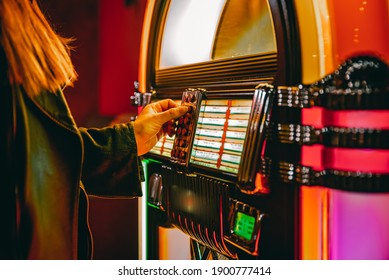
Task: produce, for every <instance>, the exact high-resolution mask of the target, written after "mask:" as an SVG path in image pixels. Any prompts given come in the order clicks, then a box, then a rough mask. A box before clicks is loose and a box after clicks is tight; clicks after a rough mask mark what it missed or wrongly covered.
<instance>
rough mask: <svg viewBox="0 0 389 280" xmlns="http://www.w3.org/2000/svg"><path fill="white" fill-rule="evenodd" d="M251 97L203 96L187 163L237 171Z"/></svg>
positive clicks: (231, 171) (230, 171) (232, 171)
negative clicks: (224, 97) (238, 98)
mask: <svg viewBox="0 0 389 280" xmlns="http://www.w3.org/2000/svg"><path fill="white" fill-rule="evenodd" d="M250 112H251V100H225V99H223V100H204V101H203V102H202V104H201V108H200V115H199V118H198V123H197V127H196V132H195V136H194V141H193V147H192V153H191V158H190V163H192V164H196V165H201V166H205V167H209V168H214V169H219V170H223V171H226V172H228V173H233V174H237V173H238V171H239V164H240V161H241V154H242V151H243V144H244V140H245V138H246V128H247V126H248V119H249V116H250Z"/></svg>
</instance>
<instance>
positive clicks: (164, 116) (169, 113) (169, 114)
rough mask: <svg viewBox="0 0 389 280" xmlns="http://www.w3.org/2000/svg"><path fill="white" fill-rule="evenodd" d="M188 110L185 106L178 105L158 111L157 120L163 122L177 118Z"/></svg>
mask: <svg viewBox="0 0 389 280" xmlns="http://www.w3.org/2000/svg"><path fill="white" fill-rule="evenodd" d="M187 111H188V107H187V106H179V107H176V108H171V109H169V110H166V111H164V112H161V113H158V118H159V122H160V123H161V124H164V123H166V122H168V121H170V120H174V119H177V118H179V117H181V116H182V115H184V114H185V113H186V112H187Z"/></svg>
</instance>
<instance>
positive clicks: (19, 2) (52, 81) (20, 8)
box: [0, 0, 77, 96]
mask: <svg viewBox="0 0 389 280" xmlns="http://www.w3.org/2000/svg"><path fill="white" fill-rule="evenodd" d="M0 17H1V18H0V25H1V26H0V44H1V46H0V47H1V48H3V50H4V53H5V56H6V59H7V63H8V73H0V75H8V79H9V81H10V83H11V84H13V85H20V86H22V87H23V88H24V89H25V91H26V92H27V93H28V94H29V95H31V96H33V95H37V94H39V93H40V92H41V91H45V90H47V91H49V92H56V91H57V90H59V89H60V88H63V87H64V86H71V85H73V82H74V81H75V80H76V79H77V73H76V71H75V69H74V66H73V64H72V61H71V59H70V51H71V47H70V43H71V41H72V39H68V38H64V37H61V36H60V35H58V34H57V33H56V32H55V31H54V30H53V29H52V27H51V26H50V24H49V23H48V21H47V20H46V18H45V16H44V15H43V13H42V11H41V10H40V8H39V6H38V4H37V2H36V0H0Z"/></svg>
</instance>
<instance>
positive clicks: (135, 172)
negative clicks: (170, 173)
mask: <svg viewBox="0 0 389 280" xmlns="http://www.w3.org/2000/svg"><path fill="white" fill-rule="evenodd" d="M79 130H80V133H81V136H82V139H83V142H84V160H83V169H82V182H83V185H84V187H85V189H86V191H87V193H88V194H91V195H98V196H110V197H115V196H131V197H137V196H141V195H142V191H141V185H140V184H141V181H144V176H143V168H142V164H141V160H140V158H139V157H138V156H137V146H136V141H135V134H134V128H133V123H132V122H131V123H125V124H124V123H123V124H116V125H114V126H112V127H106V128H101V129H98V128H89V129H87V128H80V129H79Z"/></svg>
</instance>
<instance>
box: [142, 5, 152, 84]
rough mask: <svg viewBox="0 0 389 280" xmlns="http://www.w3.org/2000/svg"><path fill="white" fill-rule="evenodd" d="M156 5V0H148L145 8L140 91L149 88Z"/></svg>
mask: <svg viewBox="0 0 389 280" xmlns="http://www.w3.org/2000/svg"><path fill="white" fill-rule="evenodd" d="M154 6H155V0H149V1H147V6H146V10H145V15H144V20H143V29H142V39H141V42H140V56H139V74H138V75H139V77H138V79H139V90H140V92H146V88H147V60H148V49H149V43H150V42H149V39H150V27H151V22H152V18H153V11H154Z"/></svg>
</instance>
